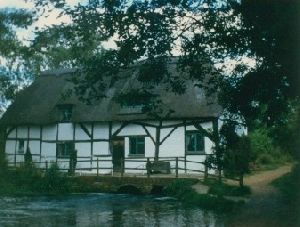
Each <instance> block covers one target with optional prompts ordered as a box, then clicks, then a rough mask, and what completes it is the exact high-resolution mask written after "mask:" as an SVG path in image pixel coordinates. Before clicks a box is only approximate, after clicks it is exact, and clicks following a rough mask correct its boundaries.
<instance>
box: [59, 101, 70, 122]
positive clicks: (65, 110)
mask: <svg viewBox="0 0 300 227" xmlns="http://www.w3.org/2000/svg"><path fill="white" fill-rule="evenodd" d="M59 110H60V120H61V121H62V122H69V121H71V119H72V112H73V111H72V105H60V106H59Z"/></svg>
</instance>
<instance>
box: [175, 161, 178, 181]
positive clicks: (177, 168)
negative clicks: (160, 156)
mask: <svg viewBox="0 0 300 227" xmlns="http://www.w3.org/2000/svg"><path fill="white" fill-rule="evenodd" d="M175 171H176V172H175V173H176V178H178V157H176V169H175Z"/></svg>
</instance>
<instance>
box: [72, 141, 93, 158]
mask: <svg viewBox="0 0 300 227" xmlns="http://www.w3.org/2000/svg"><path fill="white" fill-rule="evenodd" d="M75 149H76V150H77V157H90V156H91V143H75Z"/></svg>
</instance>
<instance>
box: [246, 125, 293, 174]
mask: <svg viewBox="0 0 300 227" xmlns="http://www.w3.org/2000/svg"><path fill="white" fill-rule="evenodd" d="M249 137H250V143H251V155H250V159H251V162H252V163H254V166H256V167H259V168H261V167H263V168H268V166H269V167H270V166H273V167H275V166H277V165H279V164H283V163H285V162H287V161H289V160H290V158H289V156H288V155H287V154H286V152H282V151H281V150H280V149H279V147H277V146H275V145H274V144H275V143H274V141H273V139H272V138H271V137H270V136H269V134H268V130H267V129H266V128H260V129H256V130H254V131H253V132H251V133H250V134H249Z"/></svg>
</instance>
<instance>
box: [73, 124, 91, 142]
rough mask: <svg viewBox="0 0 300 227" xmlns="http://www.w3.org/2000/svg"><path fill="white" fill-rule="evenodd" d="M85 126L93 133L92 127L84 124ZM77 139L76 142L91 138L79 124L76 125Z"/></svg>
mask: <svg viewBox="0 0 300 227" xmlns="http://www.w3.org/2000/svg"><path fill="white" fill-rule="evenodd" d="M84 126H85V127H86V128H87V130H88V131H89V133H91V125H90V124H84ZM72 130H73V129H72ZM75 139H76V140H90V139H91V138H90V137H89V136H88V134H86V132H85V131H84V130H83V129H82V128H81V127H80V125H79V124H76V130H75Z"/></svg>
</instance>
